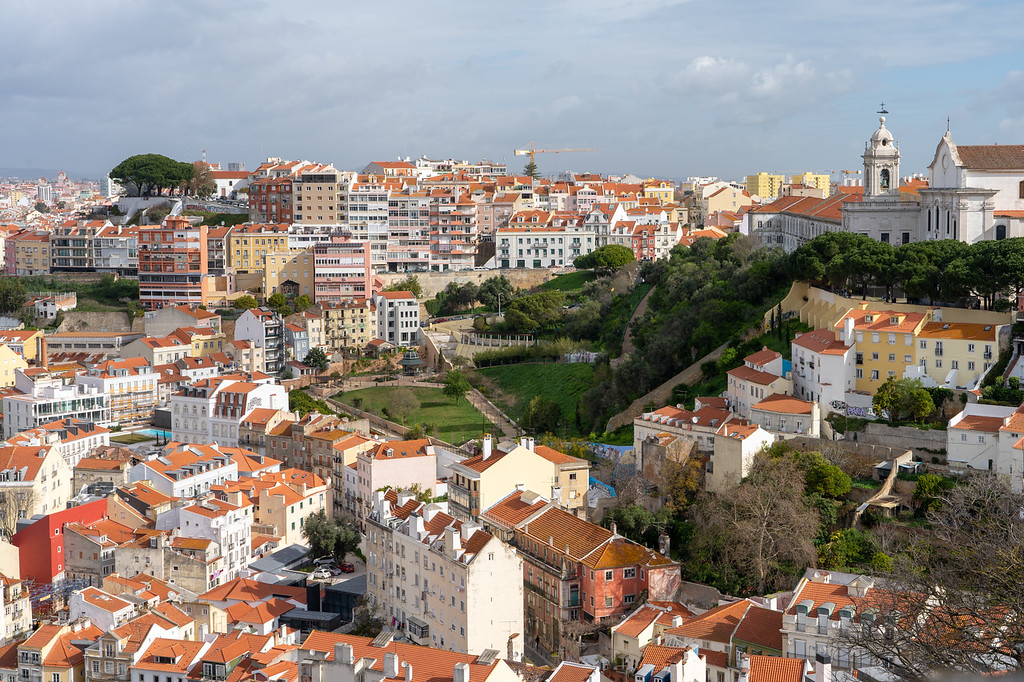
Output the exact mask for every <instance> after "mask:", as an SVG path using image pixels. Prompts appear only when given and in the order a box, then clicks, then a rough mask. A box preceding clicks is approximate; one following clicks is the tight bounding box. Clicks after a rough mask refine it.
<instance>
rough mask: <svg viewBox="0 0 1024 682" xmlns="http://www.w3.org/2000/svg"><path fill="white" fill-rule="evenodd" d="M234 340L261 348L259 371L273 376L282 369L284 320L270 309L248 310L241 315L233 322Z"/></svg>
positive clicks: (283, 358) (283, 359)
mask: <svg viewBox="0 0 1024 682" xmlns="http://www.w3.org/2000/svg"><path fill="white" fill-rule="evenodd" d="M235 339H236V340H242V341H249V342H251V343H253V344H255V345H257V346H260V347H262V348H263V367H262V368H261V369H260V370H259V371H261V372H265V373H266V374H270V375H274V374H278V373H279V372H280V371H281V370H283V369H284V362H285V359H286V358H285V340H284V320H282V319H281V316H280V315H278V314H277V313H276V312H274V311H273V310H271V309H270V308H250V309H249V310H246V311H245V312H244V313H242V315H241V316H240V317H239V318H238V320H236V321H235Z"/></svg>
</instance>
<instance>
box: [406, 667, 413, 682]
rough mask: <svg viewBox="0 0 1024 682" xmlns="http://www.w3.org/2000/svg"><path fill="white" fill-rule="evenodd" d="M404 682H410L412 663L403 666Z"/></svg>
mask: <svg viewBox="0 0 1024 682" xmlns="http://www.w3.org/2000/svg"><path fill="white" fill-rule="evenodd" d="M405 682H412V663H406V664H405Z"/></svg>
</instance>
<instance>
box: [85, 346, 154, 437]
mask: <svg viewBox="0 0 1024 682" xmlns="http://www.w3.org/2000/svg"><path fill="white" fill-rule="evenodd" d="M159 379H160V375H159V374H158V373H156V372H154V371H153V368H152V367H151V366H150V365H149V362H148V361H147V360H145V359H144V358H129V359H126V360H108V361H106V362H104V363H102V364H99V365H96V366H95V367H92V368H91V369H89V370H87V371H85V372H83V373H81V374H79V375H78V376H77V377H75V383H77V384H78V385H79V386H85V387H89V388H93V389H95V390H96V391H97V392H98V393H103V394H106V395H108V396H110V419H111V421H113V422H115V423H117V424H148V423H149V422H150V421H152V419H153V410H154V409H155V408H156V404H157V383H158V381H159Z"/></svg>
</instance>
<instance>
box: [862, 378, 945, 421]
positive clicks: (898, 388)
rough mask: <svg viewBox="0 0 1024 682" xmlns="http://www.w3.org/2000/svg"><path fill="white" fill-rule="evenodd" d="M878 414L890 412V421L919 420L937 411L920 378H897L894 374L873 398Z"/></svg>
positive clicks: (872, 401)
mask: <svg viewBox="0 0 1024 682" xmlns="http://www.w3.org/2000/svg"><path fill="white" fill-rule="evenodd" d="M871 404H872V405H873V406H874V408H875V411H876V412H877V413H878V414H882V411H883V410H884V411H885V412H888V414H889V421H890V422H891V423H895V422H898V421H904V420H910V421H919V420H921V419H924V418H925V417H927V416H928V415H929V414H931V413H932V412H934V411H935V403H934V402H932V396H931V394H930V393H928V391H927V389H925V387H924V386H923V385H922V384H921V380H920V379H897V378H896V377H894V376H892V377H889V378H888V379H886V380H885V383H883V384H882V385H881V386H879V387H878V391H876V392H875V395H874V397H873V398H872V399H871Z"/></svg>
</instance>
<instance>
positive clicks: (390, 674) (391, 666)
mask: <svg viewBox="0 0 1024 682" xmlns="http://www.w3.org/2000/svg"><path fill="white" fill-rule="evenodd" d="M384 677H385V678H386V679H389V680H393V679H395V678H397V677H398V654H396V653H395V652H394V651H389V652H387V653H386V654H384Z"/></svg>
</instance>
